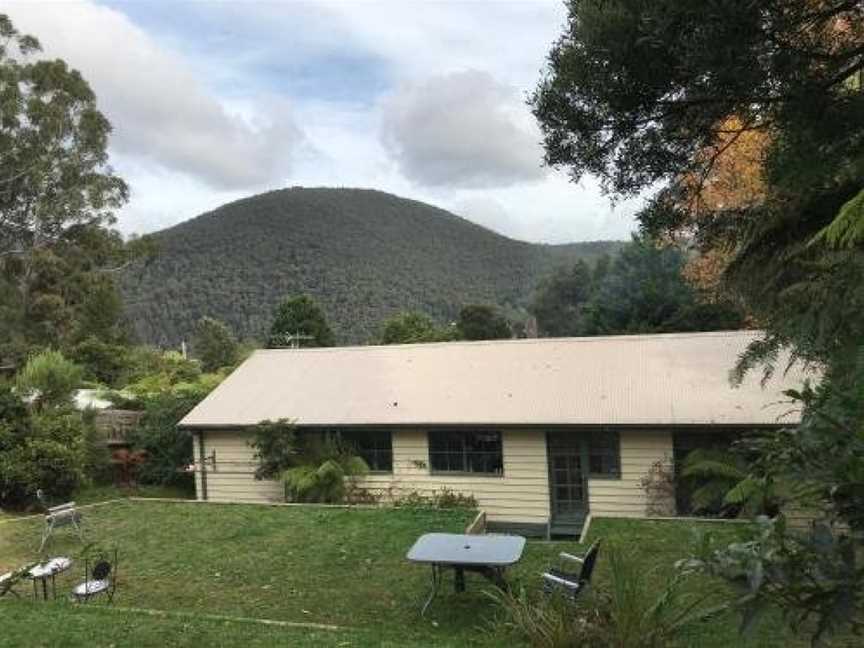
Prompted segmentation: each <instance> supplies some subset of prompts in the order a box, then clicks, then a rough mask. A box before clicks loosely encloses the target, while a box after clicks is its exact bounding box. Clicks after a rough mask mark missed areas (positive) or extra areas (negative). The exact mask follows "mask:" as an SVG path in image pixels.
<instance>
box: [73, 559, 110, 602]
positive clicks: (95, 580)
mask: <svg viewBox="0 0 864 648" xmlns="http://www.w3.org/2000/svg"><path fill="white" fill-rule="evenodd" d="M90 565H93V569H92V570H91V569H90ZM116 590H117V550H116V549H114V551H113V555H112V556H111V560H110V561H109V560H107V559H106V558H105V557H104V556H100V557H98V558H95V559H90V558H85V559H84V582H83V583H80V584H79V585H76V586H75V587H74V588H73V590H72V598H74V599H75V600H76V601H78V602H79V603H80V602H84V603H86V602H87V601H89V600H90V599H91V598H93V597H95V596H99V595H101V594H105V595H106V596H107V597H108V602H109V603H112V602H113V601H114V592H115V591H116Z"/></svg>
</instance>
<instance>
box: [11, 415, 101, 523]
mask: <svg viewBox="0 0 864 648" xmlns="http://www.w3.org/2000/svg"><path fill="white" fill-rule="evenodd" d="M19 413H20V412H19ZM0 447H2V452H0V504H2V505H3V506H10V507H20V506H23V505H25V504H27V503H28V502H30V501H32V500H33V499H34V497H35V495H36V491H37V490H38V489H40V488H41V489H42V490H44V491H45V493H46V494H47V495H48V496H49V497H51V498H55V499H65V498H68V497H69V496H70V495H71V494H72V493H73V492H74V491H75V490H77V489H78V488H79V487H81V486H82V485H83V484H86V483H87V482H88V481H89V480H88V475H87V452H86V447H85V425H84V422H83V420H82V418H81V415H80V414H79V413H78V412H76V411H74V410H52V411H43V412H40V413H39V414H36V415H31V416H28V418H26V419H24V420H22V421H19V422H18V423H17V426H16V429H12V425H11V424H10V422H9V421H6V422H4V424H3V425H2V427H0Z"/></svg>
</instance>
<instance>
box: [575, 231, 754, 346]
mask: <svg viewBox="0 0 864 648" xmlns="http://www.w3.org/2000/svg"><path fill="white" fill-rule="evenodd" d="M684 264H685V256H684V254H683V253H682V252H681V251H680V250H678V249H676V248H674V247H669V246H660V245H657V244H656V243H654V242H653V241H651V240H649V239H646V238H638V237H634V239H633V241H632V242H631V244H630V245H628V246H627V247H625V248H624V249H622V250H621V251H620V252H619V253H618V254H617V255H616V256H615V257H614V258H613V259H612V262H611V264H610V265H609V268H608V270H605V271H604V274H603V275H602V277H601V278H599V279H598V280H597V281H596V283H594V285H593V291H592V294H591V297H590V301H589V302H588V303H587V305H586V306H585V307H584V314H583V317H582V318H581V322H580V329H581V333H582V334H583V335H612V334H621V333H665V332H682V331H716V330H729V329H737V328H741V326H742V323H743V322H742V317H741V315H740V313H739V312H737V311H736V310H735V308H734V307H733V306H732V305H731V304H729V303H728V301H726V302H717V303H710V302H708V301H706V300H703V299H702V298H701V295H700V294H699V293H698V292H697V291H696V290H695V289H694V288H693V287H691V286H690V285H688V284H687V282H686V281H684V278H683V277H682V271H683V269H684Z"/></svg>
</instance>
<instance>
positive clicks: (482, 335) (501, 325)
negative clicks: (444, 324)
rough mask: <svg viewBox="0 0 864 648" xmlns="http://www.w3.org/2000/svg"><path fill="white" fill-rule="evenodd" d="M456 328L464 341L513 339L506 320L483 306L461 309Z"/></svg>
mask: <svg viewBox="0 0 864 648" xmlns="http://www.w3.org/2000/svg"><path fill="white" fill-rule="evenodd" d="M456 328H457V329H458V330H459V335H460V336H461V337H462V339H464V340H508V339H510V338H511V337H513V333H512V332H511V331H510V325H509V324H508V323H507V320H506V319H505V318H504V317H503V316H502V315H500V314H499V313H498V311H496V310H495V308H494V307H492V306H487V305H485V304H474V305H469V306H465V307H464V308H462V310H461V311H460V312H459V319H458V320H457V322H456Z"/></svg>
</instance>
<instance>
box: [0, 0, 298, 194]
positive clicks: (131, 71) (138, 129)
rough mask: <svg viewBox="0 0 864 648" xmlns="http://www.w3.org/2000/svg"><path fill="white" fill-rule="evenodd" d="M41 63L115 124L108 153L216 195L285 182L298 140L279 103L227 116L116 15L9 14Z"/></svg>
mask: <svg viewBox="0 0 864 648" xmlns="http://www.w3.org/2000/svg"><path fill="white" fill-rule="evenodd" d="M7 11H9V13H10V15H11V17H12V20H13V22H14V23H15V25H16V27H18V29H19V30H21V31H23V32H25V33H32V34H34V35H36V36H37V37H38V38H39V39H40V41H41V42H42V44H43V47H44V48H45V53H46V55H48V56H58V57H61V58H63V59H65V60H66V61H67V62H69V64H70V65H71V66H72V67H74V68H77V69H80V70H81V72H82V73H83V75H84V77H85V78H86V79H87V80H88V81H89V82H90V84H91V86H92V87H93V89H94V91H95V92H96V95H97V97H98V100H99V106H100V108H101V109H102V110H103V112H105V114H106V115H107V116H108V118H109V119H110V120H111V122H112V124H113V125H114V135H113V137H112V139H111V147H112V150H114V151H116V152H118V153H121V154H125V155H134V156H137V157H143V158H148V159H150V160H151V161H152V162H154V163H155V164H157V165H160V166H164V167H168V168H170V169H173V170H175V171H179V172H180V173H183V174H188V175H191V176H193V177H194V178H197V179H199V180H201V181H203V182H205V183H206V184H208V185H209V186H211V187H213V188H214V189H218V190H222V189H239V188H257V187H259V186H262V185H265V184H267V183H272V182H274V181H277V180H281V179H282V178H284V177H285V176H286V175H287V170H288V168H289V166H290V161H291V157H292V154H293V152H294V150H295V148H296V147H297V145H298V144H299V143H300V142H301V141H302V134H301V132H300V130H299V129H298V127H297V126H296V125H295V123H294V121H293V119H292V116H291V107H290V105H289V104H288V102H287V101H286V100H285V99H272V98H270V99H267V100H266V101H261V102H259V103H258V105H257V106H256V111H255V112H254V113H253V114H245V115H243V114H238V113H236V112H232V111H230V110H229V109H228V108H227V107H226V106H225V105H224V104H223V103H221V102H220V101H219V99H218V98H216V97H214V96H213V95H212V94H210V93H209V92H208V90H207V88H206V85H205V84H204V83H202V81H201V80H200V79H199V78H196V76H195V75H194V74H193V73H192V71H191V68H190V66H188V65H187V64H186V63H185V61H184V60H183V58H182V57H180V56H179V55H177V54H176V53H174V52H172V51H170V50H168V49H166V48H165V47H164V46H161V45H160V44H159V43H157V42H156V41H154V40H153V38H152V37H151V36H150V35H149V34H147V33H146V32H145V31H143V30H142V29H140V28H139V27H137V26H136V25H135V24H133V23H132V22H131V21H130V20H129V19H128V18H127V17H126V16H125V15H123V14H122V13H120V12H119V11H116V10H114V9H111V8H108V7H103V6H99V5H96V4H93V3H92V2H80V3H62V4H60V5H51V6H50V8H49V6H48V5H46V4H43V3H38V2H28V3H14V4H11V5H9V7H8V8H7Z"/></svg>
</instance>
